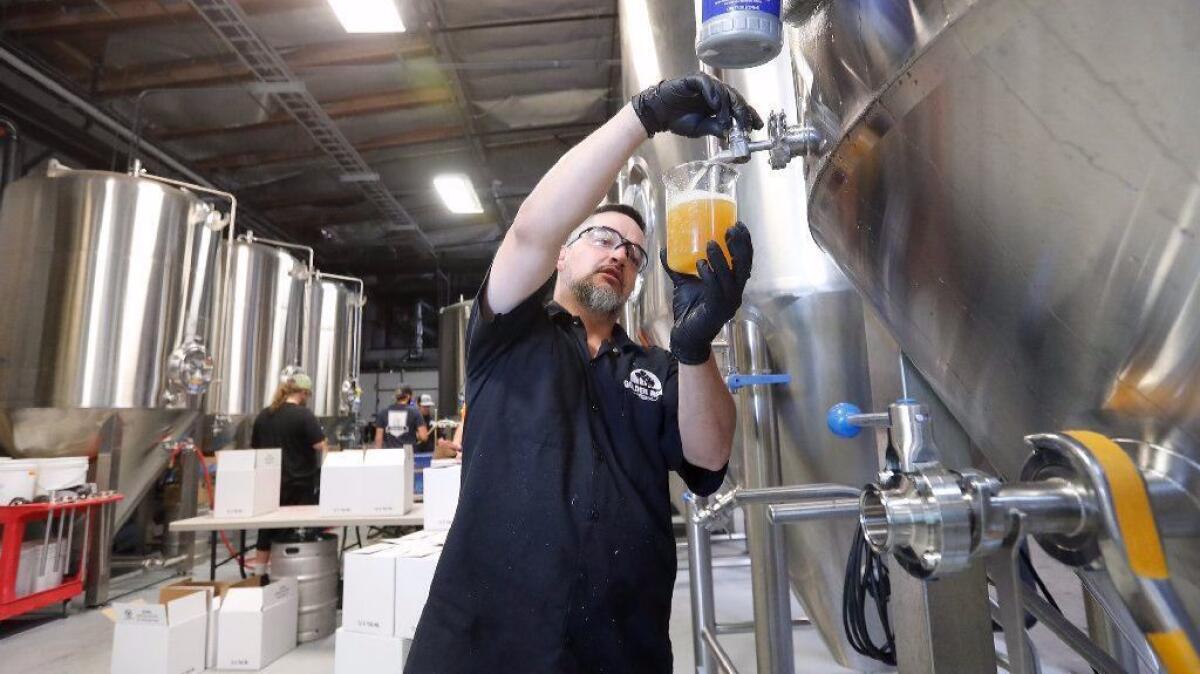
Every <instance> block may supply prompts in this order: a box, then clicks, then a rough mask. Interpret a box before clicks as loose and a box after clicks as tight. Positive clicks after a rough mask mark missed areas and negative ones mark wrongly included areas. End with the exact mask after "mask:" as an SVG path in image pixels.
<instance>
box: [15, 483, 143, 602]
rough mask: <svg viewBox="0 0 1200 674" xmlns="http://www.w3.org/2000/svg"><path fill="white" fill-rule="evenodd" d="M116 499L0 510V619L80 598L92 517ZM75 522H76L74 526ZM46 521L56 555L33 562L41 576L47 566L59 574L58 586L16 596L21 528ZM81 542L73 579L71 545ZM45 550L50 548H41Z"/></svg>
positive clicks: (95, 498) (96, 498) (104, 496)
mask: <svg viewBox="0 0 1200 674" xmlns="http://www.w3.org/2000/svg"><path fill="white" fill-rule="evenodd" d="M122 498H124V497H123V496H121V495H120V494H102V495H99V496H91V497H87V498H83V499H79V500H76V501H59V502H55V503H30V504H26V505H15V506H0V620H7V619H8V618H11V617H13V616H16V615H20V614H22V613H26V612H28V611H32V610H34V609H39V608H42V607H45V606H50V605H52V604H57V603H59V602H64V601H67V600H68V599H71V598H72V597H75V596H77V595H79V594H81V593H83V582H84V579H85V578H86V573H87V559H88V546H89V545H91V544H92V540H91V521H92V519H93V516H94V515H102V514H103V513H101V512H100V511H99V509H101V508H104V507H106V506H108V505H110V504H113V503H116V502H117V501H120V500H121V499H122ZM76 520H79V522H77V521H76ZM38 521H45V522H46V527H45V533H44V534H43V536H44V538H45V541H44V542H45V543H46V544H48V543H50V542H52V541H53V542H55V543H57V545H56V550H57V551H58V554H57V555H56V556H55V558H54V559H53V560H50V559H49V558H48V553H45V552H43V554H42V556H41V558H40V559H39V560H38V561H37V563H38V564H39V566H40V567H41V569H40V570H41V571H43V572H44V571H45V569H46V567H47V565H48V564H50V563H54V564H56V565H57V566H58V567H59V568H61V569H62V571H63V574H64V576H63V579H62V583H61V584H60V585H58V586H56V587H52V588H48V589H45V590H42V591H40V592H35V593H33V594H29V595H26V596H24V597H20V598H18V597H17V589H16V585H17V570H18V564H19V562H20V559H21V543H22V542H23V541H24V540H25V528H26V525H28V524H29V523H30V522H38ZM75 537H80V540H82V545H80V546H79V551H80V552H79V559H78V563H77V564H76V565H74V568H76V569H77V571H76V573H75V575H72V576H68V575H66V573H67V572H68V571H70V570H71V568H72V564H71V561H72V560H71V554H72V550H71V547H72V544H73V541H74V539H75ZM43 549H44V550H46V549H48V546H44V547H43Z"/></svg>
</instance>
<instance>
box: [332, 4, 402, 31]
mask: <svg viewBox="0 0 1200 674" xmlns="http://www.w3.org/2000/svg"><path fill="white" fill-rule="evenodd" d="M329 6H330V7H331V8H333V13H334V14H336V15H337V18H338V21H341V22H342V27H343V28H345V29H346V32H347V33H403V32H404V20H403V19H401V18H400V10H399V9H397V8H396V0H329Z"/></svg>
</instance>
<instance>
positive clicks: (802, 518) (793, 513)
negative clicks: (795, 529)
mask: <svg viewBox="0 0 1200 674" xmlns="http://www.w3.org/2000/svg"><path fill="white" fill-rule="evenodd" d="M859 512H860V508H859V503H858V498H857V496H856V497H854V498H845V497H841V498H831V499H822V500H815V501H809V502H802V503H777V504H774V505H771V506H768V507H767V519H768V520H770V522H771V524H774V525H777V526H779V525H784V524H796V523H798V522H811V521H813V520H825V519H831V518H837V517H844V518H855V517H858V515H859Z"/></svg>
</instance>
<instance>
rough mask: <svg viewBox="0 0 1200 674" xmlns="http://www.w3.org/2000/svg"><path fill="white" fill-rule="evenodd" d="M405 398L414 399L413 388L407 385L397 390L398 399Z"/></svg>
mask: <svg viewBox="0 0 1200 674" xmlns="http://www.w3.org/2000/svg"><path fill="white" fill-rule="evenodd" d="M404 396H408V397H409V398H411V397H412V387H411V386H408V385H407V384H406V385H404V386H401V387H400V388H398V389H396V397H397V398H402V397H404Z"/></svg>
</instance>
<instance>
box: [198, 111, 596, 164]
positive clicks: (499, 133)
mask: <svg viewBox="0 0 1200 674" xmlns="http://www.w3.org/2000/svg"><path fill="white" fill-rule="evenodd" d="M598 126H600V122H571V123H567V124H547V125H544V126H530V127H524V128H519V129H498V130H494V131H482V132H479V133H478V134H477V135H478V136H479V137H480V138H483V139H485V145H486V147H488V148H490V149H494V148H503V147H512V146H513V145H529V144H535V143H543V142H547V141H555V140H562V141H564V142H565V141H566V139H570V138H579V137H582V136H586V135H587V134H589V133H591V132H592V131H595V130H596V127H598ZM527 134H528V135H527ZM493 137H512V139H511V140H496V141H491V140H487V139H490V138H493ZM451 139H461V140H466V134H465V133H464V131H463V128H462V127H460V126H439V127H430V128H427V129H415V130H412V131H405V132H402V133H397V134H390V135H387V136H380V137H378V138H372V139H370V140H365V141H361V142H359V143H355V145H354V147H355V148H357V149H358V151H359V152H377V151H381V150H392V149H398V148H404V147H415V146H418V145H424V144H427V143H432V142H436V141H442V140H451ZM463 149H464V148H463V147H461V146H455V147H445V146H438V147H437V148H434V149H431V150H429V151H421V152H416V153H414V154H413V155H411V156H409V155H405V156H402V157H388V158H387V161H389V162H390V161H393V160H396V159H417V158H420V157H427V156H434V155H438V154H447V153H453V152H462V151H463ZM323 156H324V155H323V154H322V153H320V152H317V151H315V150H281V151H277V152H242V153H234V154H224V155H214V156H211V157H206V158H203V159H200V160H198V161H196V162H195V165H196V166H197V167H199V168H205V169H222V170H228V171H233V170H237V169H243V168H251V167H260V166H271V165H275V164H287V163H301V162H311V161H316V160H318V159H321V157H323Z"/></svg>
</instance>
